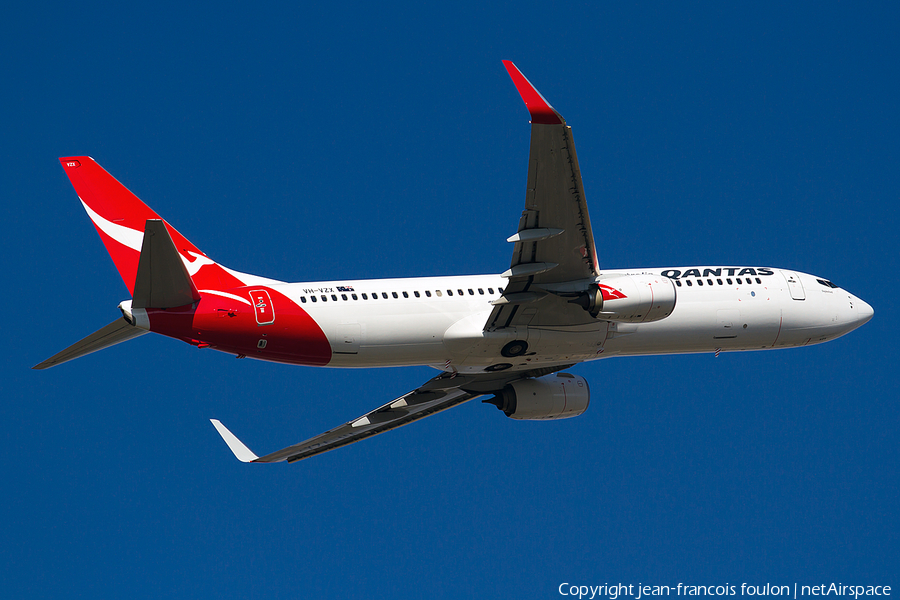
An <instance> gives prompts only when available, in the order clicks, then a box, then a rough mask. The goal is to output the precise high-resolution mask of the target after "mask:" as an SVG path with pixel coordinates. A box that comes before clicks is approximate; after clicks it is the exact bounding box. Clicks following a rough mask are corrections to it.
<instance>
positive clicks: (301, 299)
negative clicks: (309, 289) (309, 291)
mask: <svg viewBox="0 0 900 600" xmlns="http://www.w3.org/2000/svg"><path fill="white" fill-rule="evenodd" d="M300 302H302V303H303V304H306V296H300Z"/></svg>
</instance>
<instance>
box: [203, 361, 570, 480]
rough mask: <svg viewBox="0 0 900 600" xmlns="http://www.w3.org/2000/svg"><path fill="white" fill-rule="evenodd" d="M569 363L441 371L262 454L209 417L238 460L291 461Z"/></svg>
mask: <svg viewBox="0 0 900 600" xmlns="http://www.w3.org/2000/svg"><path fill="white" fill-rule="evenodd" d="M570 366H572V365H561V366H558V367H545V368H543V369H534V370H531V371H519V372H516V373H508V374H505V375H503V374H493V373H492V374H486V375H457V376H453V375H451V374H450V373H443V374H441V375H438V376H437V377H435V378H433V379H431V380H429V381H427V382H426V383H425V385H423V386H421V387H419V388H416V389H415V390H413V391H411V392H409V393H408V394H404V395H403V396H400V397H399V398H397V399H396V400H392V401H391V402H388V403H387V404H384V405H382V406H379V407H378V408H376V409H375V410H373V411H370V412H367V413H366V414H364V415H363V416H361V417H359V418H357V419H353V420H352V421H348V422H346V423H344V424H343V425H341V426H339V427H335V428H334V429H330V430H328V431H326V432H325V433H322V434H320V435H317V436H316V437H313V438H310V439H308V440H306V441H304V442H300V443H299V444H294V445H293V446H288V447H287V448H284V449H283V450H278V451H277V452H272V453H271V454H267V455H265V456H257V455H256V454H254V453H253V452H252V451H251V450H250V449H249V448H247V446H245V445H244V443H243V442H241V441H240V440H239V439H238V438H237V437H236V436H235V435H234V434H233V433H231V431H229V430H228V428H227V427H225V426H224V425H223V424H222V423H221V421H219V420H217V419H210V421H211V422H212V424H213V426H214V427H215V428H216V431H218V432H219V435H221V436H222V439H223V440H224V441H225V443H226V444H227V445H228V447H229V448H230V449H231V451H232V452H233V453H234V455H235V457H237V459H238V460H240V461H241V462H260V463H269V462H281V461H285V460H286V461H288V462H289V463H290V462H294V461H298V460H303V459H304V458H309V457H310V456H315V455H316V454H321V453H323V452H328V451H329V450H334V449H335V448H340V447H341V446H346V445H348V444H353V443H355V442H358V441H360V440H364V439H366V438H368V437H372V436H373V435H378V434H379V433H384V432H386V431H390V430H391V429H396V428H397V427H402V426H403V425H408V424H409V423H412V422H413V421H418V420H419V419H423V418H425V417H427V416H430V415H433V414H437V413H439V412H441V411H443V410H447V409H448V408H452V407H454V406H457V405H459V404H462V403H463V402H467V401H469V400H471V399H473V398H477V397H478V396H481V395H483V394H489V393H492V392H498V391H500V390H501V389H503V387H504V386H505V385H506V384H508V383H510V382H512V381H515V380H517V379H524V378H526V377H541V376H543V375H549V374H550V373H555V372H556V371H561V370H563V369H566V368H568V367H570Z"/></svg>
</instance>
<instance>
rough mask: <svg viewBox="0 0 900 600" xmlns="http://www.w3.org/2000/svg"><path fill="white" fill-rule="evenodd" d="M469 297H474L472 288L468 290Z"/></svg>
mask: <svg viewBox="0 0 900 600" xmlns="http://www.w3.org/2000/svg"><path fill="white" fill-rule="evenodd" d="M469 295H470V296H474V295H475V290H473V289H472V288H469Z"/></svg>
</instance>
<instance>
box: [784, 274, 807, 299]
mask: <svg viewBox="0 0 900 600" xmlns="http://www.w3.org/2000/svg"><path fill="white" fill-rule="evenodd" d="M781 274H782V275H784V279H785V281H787V286H788V290H790V292H791V298H793V299H794V300H806V293H805V292H804V291H803V284H802V283H801V282H800V277H798V276H797V274H796V273H794V272H793V271H781Z"/></svg>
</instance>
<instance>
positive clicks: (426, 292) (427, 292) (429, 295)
mask: <svg viewBox="0 0 900 600" xmlns="http://www.w3.org/2000/svg"><path fill="white" fill-rule="evenodd" d="M425 295H426V296H427V297H429V298H431V292H430V291H428V290H425Z"/></svg>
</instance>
